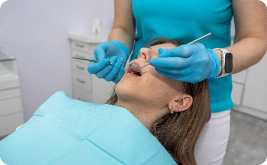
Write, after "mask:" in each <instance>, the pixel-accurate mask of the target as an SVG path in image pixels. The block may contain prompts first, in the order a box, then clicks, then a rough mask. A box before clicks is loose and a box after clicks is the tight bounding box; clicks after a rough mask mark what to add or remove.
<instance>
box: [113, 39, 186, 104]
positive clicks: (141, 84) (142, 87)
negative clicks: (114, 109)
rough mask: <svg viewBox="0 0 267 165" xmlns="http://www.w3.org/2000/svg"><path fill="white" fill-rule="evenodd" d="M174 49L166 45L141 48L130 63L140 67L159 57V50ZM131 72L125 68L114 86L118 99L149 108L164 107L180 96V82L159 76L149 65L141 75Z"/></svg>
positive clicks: (168, 44)
mask: <svg viewBox="0 0 267 165" xmlns="http://www.w3.org/2000/svg"><path fill="white" fill-rule="evenodd" d="M174 47H176V45H173V44H170V43H166V44H160V45H155V46H151V47H149V48H142V49H141V50H140V51H139V55H138V58H137V59H136V60H133V61H132V62H131V63H136V64H137V65H138V66H140V67H141V66H143V65H145V64H147V63H148V61H149V60H151V59H152V58H156V57H159V53H158V49H159V48H164V49H170V48H174ZM131 72H132V71H131V69H130V68H129V67H126V68H125V74H124V76H123V77H122V79H121V81H120V82H119V83H118V84H117V85H116V88H115V90H116V94H117V95H118V98H119V99H122V100H127V101H133V102H135V103H142V102H143V103H144V104H150V105H151V106H152V105H156V106H166V104H167V103H168V102H169V101H170V100H171V99H173V98H174V96H177V95H179V94H181V91H182V82H179V81H176V80H173V79H170V78H168V77H165V76H163V75H161V74H159V73H158V72H156V70H155V68H154V67H152V66H151V65H149V66H146V67H144V68H143V69H142V71H141V74H139V73H131Z"/></svg>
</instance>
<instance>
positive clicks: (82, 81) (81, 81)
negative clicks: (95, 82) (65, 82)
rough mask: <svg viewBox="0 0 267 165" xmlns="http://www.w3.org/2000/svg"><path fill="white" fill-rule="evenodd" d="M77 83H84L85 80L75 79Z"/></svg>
mask: <svg viewBox="0 0 267 165" xmlns="http://www.w3.org/2000/svg"><path fill="white" fill-rule="evenodd" d="M76 80H77V81H78V82H79V83H81V84H84V83H85V81H84V80H80V79H78V78H77V79H76Z"/></svg>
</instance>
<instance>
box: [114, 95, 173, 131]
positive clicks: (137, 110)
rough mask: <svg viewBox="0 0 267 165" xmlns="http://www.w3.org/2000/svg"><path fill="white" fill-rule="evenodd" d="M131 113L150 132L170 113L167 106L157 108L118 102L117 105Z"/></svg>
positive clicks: (155, 106) (148, 105)
mask: <svg viewBox="0 0 267 165" xmlns="http://www.w3.org/2000/svg"><path fill="white" fill-rule="evenodd" d="M115 105H117V106H120V107H123V108H125V109H127V110H128V111H130V112H131V113H132V114H133V115H134V116H135V117H136V118H137V119H138V120H139V121H140V122H141V123H142V124H143V125H144V126H145V127H146V128H147V129H148V130H150V128H151V127H152V126H153V124H154V123H155V122H156V121H157V120H158V119H160V118H162V117H163V116H164V115H166V114H167V113H168V112H169V111H168V107H167V106H157V105H151V104H142V103H134V102H127V101H122V100H118V101H117V103H116V104H115Z"/></svg>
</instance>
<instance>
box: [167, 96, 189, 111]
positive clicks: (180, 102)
mask: <svg viewBox="0 0 267 165" xmlns="http://www.w3.org/2000/svg"><path fill="white" fill-rule="evenodd" d="M192 103H193V98H192V96H190V95H189V94H182V95H180V96H177V97H176V98H174V99H173V100H171V101H170V102H169V109H170V110H171V111H173V112H182V111H185V110H187V109H188V108H189V107H190V106H191V105H192Z"/></svg>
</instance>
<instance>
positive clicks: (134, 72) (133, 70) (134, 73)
mask: <svg viewBox="0 0 267 165" xmlns="http://www.w3.org/2000/svg"><path fill="white" fill-rule="evenodd" d="M127 74H128V75H130V76H138V77H140V76H142V71H141V70H138V69H136V68H134V67H128V70H127Z"/></svg>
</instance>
